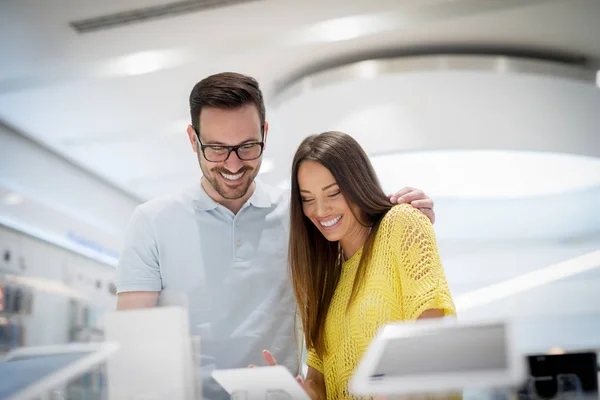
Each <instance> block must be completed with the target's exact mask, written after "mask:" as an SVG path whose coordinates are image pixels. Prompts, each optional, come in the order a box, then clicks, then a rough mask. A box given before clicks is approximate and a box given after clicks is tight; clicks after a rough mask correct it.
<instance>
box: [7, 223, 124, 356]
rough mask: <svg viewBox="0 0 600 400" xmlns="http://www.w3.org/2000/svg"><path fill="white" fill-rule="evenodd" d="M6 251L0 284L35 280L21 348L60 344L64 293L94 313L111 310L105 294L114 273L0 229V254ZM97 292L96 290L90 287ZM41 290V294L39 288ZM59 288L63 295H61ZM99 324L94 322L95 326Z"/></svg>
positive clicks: (64, 330)
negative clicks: (74, 296) (7, 256)
mask: <svg viewBox="0 0 600 400" xmlns="http://www.w3.org/2000/svg"><path fill="white" fill-rule="evenodd" d="M6 250H10V251H11V254H12V256H11V262H10V263H2V265H0V279H2V277H4V279H11V280H13V279H17V280H18V279H19V277H23V276H25V277H26V278H40V279H39V280H36V281H35V284H36V285H39V286H40V287H42V289H41V290H36V291H35V297H34V300H33V304H32V315H30V316H23V317H22V318H23V320H24V322H25V325H26V329H27V332H26V338H25V343H26V345H48V344H57V343H66V342H67V341H68V338H69V300H70V297H69V296H68V293H69V291H70V293H77V294H78V297H77V298H78V300H79V301H80V302H81V303H82V304H88V305H89V306H90V307H91V308H93V309H97V310H114V309H115V308H116V296H115V295H113V294H110V293H109V289H108V288H109V285H110V284H111V283H114V279H115V269H114V268H113V267H109V266H107V265H104V264H100V263H98V262H95V261H92V260H90V259H86V258H84V257H82V256H80V255H77V254H75V253H72V252H69V251H66V250H64V249H62V248H59V247H56V246H53V245H50V244H48V243H44V242H42V241H39V240H37V239H34V238H31V237H29V236H26V235H23V234H21V233H18V232H15V231H13V230H11V229H7V228H5V227H0V254H4V252H5V251H6ZM97 281H98V282H100V284H101V287H100V288H97V287H96V282H97ZM44 288H45V289H44ZM62 289H65V290H62ZM100 323H101V321H97V326H101V325H100Z"/></svg>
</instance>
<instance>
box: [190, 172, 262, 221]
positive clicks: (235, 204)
mask: <svg viewBox="0 0 600 400" xmlns="http://www.w3.org/2000/svg"><path fill="white" fill-rule="evenodd" d="M200 184H201V185H202V187H203V188H204V191H205V192H206V194H208V197H210V198H211V199H213V200H214V201H216V202H217V203H219V204H220V205H222V206H223V207H225V208H227V209H228V210H229V211H231V212H232V213H234V214H237V213H238V212H239V211H240V210H241V209H242V207H243V206H244V204H246V202H247V201H248V199H249V198H250V196H252V194H253V193H254V190H256V182H252V184H251V185H250V187H249V188H248V191H247V192H246V194H245V195H244V196H243V197H240V198H239V199H235V200H229V199H225V198H223V196H221V195H220V194H219V193H218V192H217V191H216V190H215V188H213V187H212V185H211V184H210V182H208V181H207V180H206V179H205V178H204V177H202V179H201V180H200Z"/></svg>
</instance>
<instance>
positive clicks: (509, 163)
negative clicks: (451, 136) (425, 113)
mask: <svg viewBox="0 0 600 400" xmlns="http://www.w3.org/2000/svg"><path fill="white" fill-rule="evenodd" d="M371 162H372V163H373V166H374V168H375V170H376V171H377V175H378V176H379V179H380V181H381V184H382V186H383V188H384V190H386V191H391V190H396V189H398V188H399V187H403V186H411V187H418V188H419V189H422V190H424V191H426V192H427V194H428V195H430V196H432V197H436V198H441V197H449V198H470V199H511V198H524V197H533V196H551V195H558V194H561V193H566V192H572V191H575V190H583V189H587V188H591V187H595V186H598V185H600V159H599V158H593V157H584V156H578V155H572V154H560V153H537V152H521V151H502V150H448V151H427V152H406V153H395V154H386V155H379V156H371Z"/></svg>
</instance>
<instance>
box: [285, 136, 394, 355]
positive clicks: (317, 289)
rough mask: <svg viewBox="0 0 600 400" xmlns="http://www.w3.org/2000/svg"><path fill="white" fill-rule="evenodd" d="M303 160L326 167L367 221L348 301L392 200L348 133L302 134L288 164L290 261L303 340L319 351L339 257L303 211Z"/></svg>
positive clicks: (335, 244)
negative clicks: (300, 177)
mask: <svg viewBox="0 0 600 400" xmlns="http://www.w3.org/2000/svg"><path fill="white" fill-rule="evenodd" d="M308 160H310V161H316V162H318V163H320V164H321V165H323V166H324V167H325V168H327V169H328V170H329V171H330V172H331V174H332V175H333V177H334V178H335V181H336V182H337V184H338V185H339V187H340V191H341V193H342V194H343V196H344V198H345V199H346V201H347V202H348V204H349V205H355V206H358V209H359V210H360V211H359V212H360V215H355V217H356V219H357V220H358V221H360V223H361V224H363V225H364V226H368V227H371V231H370V233H369V236H368V237H367V240H366V242H365V244H364V246H363V251H362V256H361V259H360V263H359V266H358V270H357V273H356V277H355V279H354V285H353V287H352V295H351V297H350V302H349V303H348V306H349V305H350V304H351V303H352V301H353V299H354V298H355V296H356V294H357V292H358V290H359V289H360V285H361V282H362V280H363V278H364V275H365V269H366V267H367V265H368V263H369V260H370V258H371V253H372V250H373V241H374V238H375V235H376V233H377V229H378V228H379V224H380V222H381V219H382V218H383V216H384V215H385V214H386V213H387V212H388V211H389V210H390V208H391V207H392V204H391V203H390V201H389V199H388V198H387V196H386V195H385V193H384V192H383V190H382V189H381V186H380V184H379V180H378V179H377V175H376V174H375V170H374V169H373V166H372V165H371V162H370V161H369V158H368V157H367V155H366V153H365V152H364V150H363V149H362V147H361V146H360V145H359V144H358V142H356V140H354V139H353V138H352V137H351V136H349V135H347V134H345V133H341V132H325V133H321V134H319V135H313V136H309V137H307V138H306V139H304V141H303V142H302V143H301V144H300V147H298V150H297V151H296V155H295V156H294V161H293V164H292V180H291V181H292V182H291V183H292V185H291V189H292V192H291V203H290V207H291V209H290V223H291V233H290V246H289V249H290V250H289V266H290V272H291V277H292V283H293V287H294V294H295V295H296V301H297V302H298V307H299V312H300V316H301V319H302V325H303V329H304V335H305V339H306V346H307V348H308V349H315V350H316V352H317V354H318V355H319V356H323V354H324V353H325V340H324V334H323V331H324V329H323V327H324V326H325V317H326V315H327V311H328V309H329V305H330V303H331V299H332V297H333V293H334V292H335V288H336V286H337V284H338V281H339V278H340V274H341V268H342V258H341V254H340V252H341V251H340V248H339V244H338V242H330V241H328V240H327V239H325V237H324V236H323V235H322V234H321V232H319V230H318V229H317V227H316V226H315V225H314V224H313V223H312V222H311V221H310V220H309V219H308V218H307V217H306V216H305V215H304V213H303V211H302V200H301V197H300V188H299V187H298V169H299V168H300V165H301V164H302V162H304V161H308Z"/></svg>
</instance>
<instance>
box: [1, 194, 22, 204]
mask: <svg viewBox="0 0 600 400" xmlns="http://www.w3.org/2000/svg"><path fill="white" fill-rule="evenodd" d="M23 201H24V199H23V196H21V195H19V194H17V193H9V194H7V195H6V196H4V198H3V199H2V202H3V203H4V204H6V205H7V206H17V205H19V204H22V203H23Z"/></svg>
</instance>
